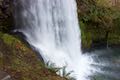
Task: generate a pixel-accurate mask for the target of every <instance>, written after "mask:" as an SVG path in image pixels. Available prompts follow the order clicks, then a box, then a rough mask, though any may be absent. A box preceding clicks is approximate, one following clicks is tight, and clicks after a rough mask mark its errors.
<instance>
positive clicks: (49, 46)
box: [15, 0, 90, 80]
mask: <svg viewBox="0 0 120 80" xmlns="http://www.w3.org/2000/svg"><path fill="white" fill-rule="evenodd" d="M15 5H16V10H15V19H16V26H17V30H16V31H18V32H22V33H23V34H24V35H25V36H26V40H27V41H28V42H29V43H30V44H31V45H32V46H34V47H35V48H36V49H37V50H38V51H39V52H40V55H41V56H42V57H43V59H44V61H45V62H46V63H47V62H48V61H50V62H52V63H55V64H56V66H58V67H62V66H67V68H66V69H67V72H69V71H74V73H73V76H75V77H76V79H77V80H87V78H86V77H87V76H88V75H89V74H90V72H89V68H90V66H89V63H90V61H88V58H87V57H86V56H84V55H82V54H81V49H80V47H81V44H80V42H81V39H80V31H79V25H78V19H77V8H76V1H75V0H16V1H15Z"/></svg>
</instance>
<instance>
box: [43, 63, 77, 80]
mask: <svg viewBox="0 0 120 80" xmlns="http://www.w3.org/2000/svg"><path fill="white" fill-rule="evenodd" d="M45 66H46V68H48V69H49V70H50V71H52V72H55V73H58V74H59V75H61V76H62V77H63V78H66V79H67V80H76V79H75V78H74V77H71V74H72V73H73V71H70V72H67V71H66V66H63V67H62V68H57V67H56V65H55V64H54V63H51V62H50V61H48V62H47V63H46V65H45Z"/></svg>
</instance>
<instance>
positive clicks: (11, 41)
mask: <svg viewBox="0 0 120 80" xmlns="http://www.w3.org/2000/svg"><path fill="white" fill-rule="evenodd" d="M0 70H2V71H5V72H7V73H8V74H9V75H10V76H11V77H12V78H13V79H14V80H66V79H64V78H62V77H60V76H58V75H57V74H56V73H55V72H51V71H50V70H49V69H47V68H46V67H45V65H44V63H43V62H42V61H40V59H38V57H37V55H36V53H35V52H34V51H32V50H31V48H29V47H27V46H26V45H25V44H24V43H23V42H22V41H20V40H19V39H18V38H16V37H14V36H11V35H9V34H3V33H1V32H0Z"/></svg>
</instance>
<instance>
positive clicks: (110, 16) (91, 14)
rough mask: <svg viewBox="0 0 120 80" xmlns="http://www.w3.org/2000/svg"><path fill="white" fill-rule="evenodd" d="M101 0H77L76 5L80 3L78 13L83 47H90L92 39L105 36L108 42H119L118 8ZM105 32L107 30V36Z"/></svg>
mask: <svg viewBox="0 0 120 80" xmlns="http://www.w3.org/2000/svg"><path fill="white" fill-rule="evenodd" d="M102 2H103V0H79V2H78V5H81V7H79V8H78V11H79V12H78V14H79V22H80V28H81V36H82V46H83V47H84V48H90V47H91V45H92V44H93V41H99V40H104V39H106V38H107V40H108V42H109V44H116V43H117V44H119V43H120V39H119V35H120V25H119V23H120V9H119V8H118V7H111V6H107V5H104V4H105V3H106V4H108V3H107V1H105V0H104V3H102ZM108 5H109V4H108ZM107 32H109V34H108V36H106V34H107ZM114 36H116V37H117V38H114ZM115 41H116V43H115Z"/></svg>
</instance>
